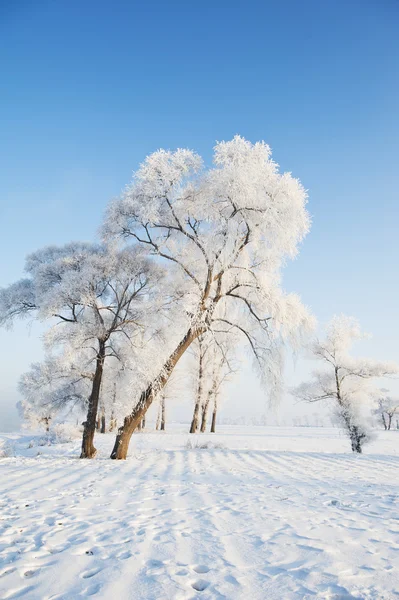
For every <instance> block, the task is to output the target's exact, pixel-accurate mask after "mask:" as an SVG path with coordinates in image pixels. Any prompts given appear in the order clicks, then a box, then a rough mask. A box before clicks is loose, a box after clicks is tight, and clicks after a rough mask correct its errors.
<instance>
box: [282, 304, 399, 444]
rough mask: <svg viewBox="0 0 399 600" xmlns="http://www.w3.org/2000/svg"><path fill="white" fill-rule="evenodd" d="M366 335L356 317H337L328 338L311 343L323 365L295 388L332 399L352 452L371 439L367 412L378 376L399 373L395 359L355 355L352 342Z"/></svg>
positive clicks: (308, 397) (310, 397)
mask: <svg viewBox="0 0 399 600" xmlns="http://www.w3.org/2000/svg"><path fill="white" fill-rule="evenodd" d="M364 337H365V336H364V334H362V332H361V330H360V326H359V324H358V322H357V321H356V319H354V318H353V317H347V316H345V315H341V316H337V317H334V318H333V319H332V320H331V321H330V323H329V324H328V326H327V331H326V337H325V339H324V340H321V341H320V340H316V341H315V342H313V343H312V344H311V346H310V351H311V354H312V355H313V357H314V358H315V359H316V360H319V361H321V362H322V363H323V366H324V368H323V369H320V370H317V371H314V373H313V379H312V381H310V382H307V383H302V384H301V385H300V386H298V387H297V388H296V389H295V390H293V394H294V395H295V396H296V397H298V398H300V399H301V400H305V401H307V402H319V401H322V400H330V401H332V402H333V406H334V410H335V413H336V416H337V417H338V419H339V420H340V422H341V423H342V425H343V427H344V428H345V430H346V432H347V434H348V436H349V439H350V442H351V447H352V450H353V452H362V447H363V444H364V443H366V442H367V441H368V439H369V429H368V426H367V423H366V420H365V418H364V411H365V408H371V406H370V404H371V401H372V400H373V398H375V395H376V393H377V389H376V388H375V385H373V383H374V381H375V379H377V378H380V377H384V376H389V375H394V374H396V373H398V372H399V366H398V365H396V364H395V363H393V362H381V361H377V360H374V359H368V358H354V357H352V356H351V354H350V350H351V348H352V345H353V343H354V342H355V341H356V340H359V339H361V338H364Z"/></svg>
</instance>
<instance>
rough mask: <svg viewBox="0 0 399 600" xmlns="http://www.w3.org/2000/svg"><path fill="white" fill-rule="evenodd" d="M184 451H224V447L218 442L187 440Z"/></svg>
mask: <svg viewBox="0 0 399 600" xmlns="http://www.w3.org/2000/svg"><path fill="white" fill-rule="evenodd" d="M185 448H186V450H224V449H225V448H226V446H223V444H220V443H219V442H211V441H202V442H201V441H199V440H192V439H189V440H187V442H186V445H185Z"/></svg>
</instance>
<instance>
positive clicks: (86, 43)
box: [0, 0, 399, 426]
mask: <svg viewBox="0 0 399 600" xmlns="http://www.w3.org/2000/svg"><path fill="white" fill-rule="evenodd" d="M398 27H399V2H397V1H396V0H363V1H360V0H359V1H353V0H347V1H343V0H335V1H323V2H320V1H316V0H309V1H303V2H298V1H297V0H289V1H280V2H268V1H259V2H254V1H252V2H251V1H246V2H244V1H240V2H234V1H232V2H231V1H230V2H227V1H226V2H225V1H223V0H221V1H216V2H215V1H213V2H209V1H206V2H201V3H190V2H177V1H173V0H171V1H170V2H132V1H120V0H119V1H118V0H116V1H115V2H112V3H111V2H109V1H102V0H95V1H94V0H85V1H84V2H81V1H77V0H58V1H57V2H54V1H53V0H47V1H44V0H36V1H35V2H30V1H28V0H26V1H24V0H17V1H15V0H3V1H2V2H1V3H0V72H1V96H0V98H1V100H0V106H1V111H0V131H1V136H0V164H1V177H0V222H1V236H0V255H1V257H2V259H1V263H0V285H6V284H8V283H10V282H12V281H13V280H15V279H16V278H18V277H20V276H21V275H22V273H23V263H24V257H25V256H26V254H27V253H29V252H30V251H32V250H35V249H36V248H38V247H40V246H43V245H47V244H53V243H63V242H66V241H69V240H71V239H85V240H90V239H93V237H94V235H95V234H96V231H97V229H98V227H99V224H100V222H101V218H102V214H103V211H104V208H105V206H106V204H107V202H108V200H109V199H110V198H112V197H114V196H116V195H118V194H119V192H120V190H121V189H122V187H123V186H124V185H125V184H126V183H127V182H128V181H129V180H130V177H131V173H132V171H133V170H134V169H135V168H136V167H137V165H138V163H139V162H140V161H141V160H142V159H143V158H144V157H145V156H146V154H148V153H149V152H151V151H153V150H155V149H157V148H159V147H167V148H175V147H178V146H180V147H190V148H193V149H195V150H197V151H198V152H200V153H201V154H202V155H203V156H204V158H205V159H206V160H207V161H210V159H211V151H212V146H213V144H214V142H215V140H222V139H229V138H231V137H232V136H233V135H234V134H236V133H239V134H241V135H243V136H245V137H247V138H249V139H251V140H252V141H256V140H258V139H264V140H265V141H267V142H268V143H269V144H270V145H271V147H272V149H273V154H274V158H275V160H277V162H279V163H280V165H281V167H282V169H284V170H290V171H292V172H293V173H294V174H295V176H297V177H299V178H300V179H301V181H302V182H303V184H304V185H305V187H306V188H307V189H308V190H309V210H310V212H311V214H312V217H313V228H312V232H311V234H310V235H309V236H308V238H307V239H306V241H305V243H304V245H303V248H302V252H301V254H300V257H299V258H298V260H296V261H295V262H294V263H293V264H291V265H290V266H289V267H288V268H287V270H286V274H285V278H284V284H285V287H286V288H287V289H289V290H293V291H298V292H299V293H300V294H301V295H302V297H303V299H304V301H305V302H306V303H307V304H308V305H310V306H311V308H312V309H313V311H314V313H315V314H316V316H317V317H318V319H319V320H320V321H321V322H323V321H324V320H325V319H327V318H328V317H330V316H331V315H332V314H334V313H340V312H345V313H348V314H353V315H355V316H357V317H358V318H359V319H360V321H361V323H362V325H363V326H364V328H365V329H366V330H369V331H372V332H373V334H374V340H373V342H372V343H371V344H370V343H369V344H368V345H367V348H368V351H369V352H370V353H371V354H372V355H374V356H376V357H380V358H392V359H396V360H399V350H398V340H399V325H398V317H397V315H398V304H399V303H398V300H399V284H398V275H397V273H398V258H399V242H398V234H397V228H398V223H399V218H398V217H399V210H398V189H399V181H398V180H399V169H398V146H399V141H398V140H399V109H398V106H399V103H398V101H399V36H398V35H397V32H398ZM39 333H40V330H39V328H38V327H37V326H36V325H35V326H33V327H32V328H31V331H30V334H29V332H28V330H27V328H26V326H25V325H22V326H18V327H17V328H16V330H15V331H14V332H13V333H10V332H3V331H0V339H1V338H3V341H4V343H2V344H1V345H0V352H1V354H2V355H3V356H2V367H3V368H2V378H1V382H0V418H2V420H3V422H5V423H6V425H7V423H10V422H11V421H12V423H14V422H15V420H14V419H15V413H12V411H11V412H10V410H9V406H10V405H11V404H13V403H14V402H15V398H16V397H17V395H16V391H15V386H16V380H17V378H18V375H19V374H20V373H21V372H22V371H24V370H26V368H27V367H28V365H29V363H30V362H32V361H33V360H36V359H37V358H38V357H39V348H40V343H39V341H38V334H39ZM365 351H366V347H365ZM10 420H11V421H10ZM7 426H8V425H7Z"/></svg>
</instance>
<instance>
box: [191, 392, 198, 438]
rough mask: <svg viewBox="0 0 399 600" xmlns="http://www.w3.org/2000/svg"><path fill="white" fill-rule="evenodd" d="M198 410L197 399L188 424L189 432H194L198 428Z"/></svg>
mask: <svg viewBox="0 0 399 600" xmlns="http://www.w3.org/2000/svg"><path fill="white" fill-rule="evenodd" d="M199 411H200V401H199V400H198V399H197V400H196V402H195V406H194V413H193V418H192V420H191V425H190V433H196V432H197V429H198V420H199Z"/></svg>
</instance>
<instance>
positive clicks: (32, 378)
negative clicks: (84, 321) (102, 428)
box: [18, 357, 94, 432]
mask: <svg viewBox="0 0 399 600" xmlns="http://www.w3.org/2000/svg"><path fill="white" fill-rule="evenodd" d="M80 358H82V357H80ZM83 365H84V361H83V360H82V361H81V363H80V365H78V362H77V363H75V364H74V363H69V364H66V362H64V361H63V360H62V359H61V358H60V357H48V358H47V359H46V360H45V361H44V362H42V363H34V364H32V365H31V368H30V370H29V371H28V372H27V373H24V374H23V375H22V376H21V378H20V381H19V390H20V392H21V395H22V400H21V401H20V402H18V410H19V413H20V415H21V417H22V419H23V420H24V421H25V423H27V425H28V426H29V427H31V428H36V427H39V426H44V428H45V429H46V431H47V432H48V431H49V430H50V425H51V423H52V421H53V420H54V419H55V418H57V416H59V415H61V414H64V415H65V414H66V413H71V412H72V411H74V410H76V409H77V410H78V412H79V413H82V412H83V411H85V410H86V407H87V398H88V396H89V393H90V386H91V382H92V380H93V377H94V373H93V372H92V371H84V368H83Z"/></svg>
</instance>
